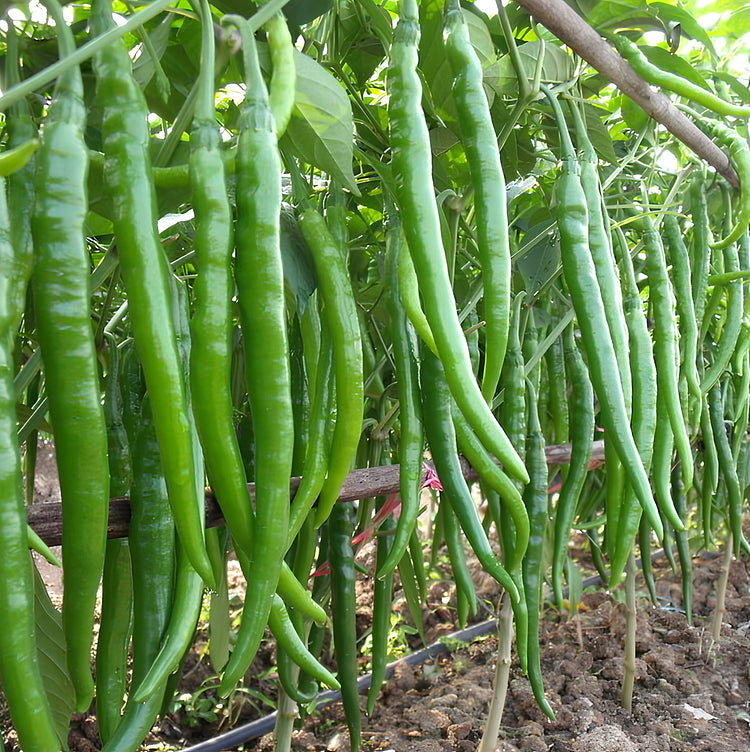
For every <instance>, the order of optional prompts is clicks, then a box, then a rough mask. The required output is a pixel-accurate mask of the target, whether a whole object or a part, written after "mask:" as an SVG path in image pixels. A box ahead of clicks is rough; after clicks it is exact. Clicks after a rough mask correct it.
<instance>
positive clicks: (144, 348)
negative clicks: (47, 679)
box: [92, 0, 213, 584]
mask: <svg viewBox="0 0 750 752" xmlns="http://www.w3.org/2000/svg"><path fill="white" fill-rule="evenodd" d="M113 23H114V21H113V19H112V16H111V4H110V3H109V2H108V0H97V2H95V3H94V6H93V13H92V27H93V28H94V29H96V30H97V31H99V32H101V31H104V30H106V29H107V28H110V27H111V25H112V24H113ZM131 69H132V65H131V61H130V57H129V56H128V54H127V49H126V47H125V45H124V44H120V43H117V44H111V45H108V46H107V47H105V48H104V49H103V50H101V51H100V52H99V53H97V55H95V56H94V72H95V74H96V79H97V96H98V98H99V102H100V104H101V107H102V135H103V139H104V153H105V168H104V172H105V185H106V187H107V190H108V192H109V194H110V196H111V198H112V202H113V207H114V216H113V224H114V228H115V237H116V239H117V251H118V257H119V260H120V270H121V272H122V278H123V282H124V283H125V288H126V290H127V293H128V300H129V302H130V306H129V316H130V321H131V324H132V327H133V334H134V338H135V342H136V347H137V349H138V354H139V356H140V360H141V363H142V365H143V372H144V375H145V378H146V384H147V386H148V390H149V394H150V396H151V406H152V410H153V419H154V425H155V427H156V431H157V435H158V437H159V445H160V447H161V449H162V458H163V462H164V477H165V479H166V483H167V488H168V490H169V502H170V504H171V506H172V510H173V513H174V519H175V524H176V526H177V530H178V532H179V535H180V540H181V541H182V544H183V545H184V546H185V550H186V551H187V553H188V556H189V558H190V561H191V562H192V564H193V566H194V568H195V569H196V571H197V572H198V573H199V574H200V575H201V577H203V579H204V581H205V582H206V583H208V584H212V582H213V580H212V578H213V572H212V569H211V562H210V560H209V558H208V553H207V552H206V547H205V543H204V540H203V519H202V517H201V502H202V499H199V498H197V496H196V486H195V483H194V478H195V470H194V467H195V460H194V451H193V441H192V434H191V431H190V426H189V422H188V418H187V415H188V412H187V410H188V406H187V399H186V394H185V387H184V383H183V379H182V369H181V366H180V358H179V354H178V351H177V342H176V337H175V323H174V318H173V315H172V303H171V291H170V286H169V276H170V274H171V271H170V269H169V264H168V262H167V258H166V255H165V254H164V250H163V248H162V246H161V242H160V240H159V235H158V232H157V229H156V199H155V193H154V183H153V179H152V175H151V160H150V156H149V152H148V142H149V130H148V119H147V115H148V112H147V108H146V102H145V99H144V97H143V93H142V92H141V89H140V87H139V86H138V84H137V83H136V82H135V80H134V79H133V76H132V72H131Z"/></svg>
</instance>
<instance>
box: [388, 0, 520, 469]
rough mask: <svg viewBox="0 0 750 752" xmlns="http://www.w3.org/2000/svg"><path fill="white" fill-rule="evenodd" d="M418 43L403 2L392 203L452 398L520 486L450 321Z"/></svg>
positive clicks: (394, 92) (394, 73)
mask: <svg viewBox="0 0 750 752" xmlns="http://www.w3.org/2000/svg"><path fill="white" fill-rule="evenodd" d="M419 35H420V30H419V18H418V11H417V3H416V0H406V1H405V2H402V3H401V14H400V16H399V21H398V24H397V26H396V30H395V32H394V35H393V43H392V45H391V50H390V55H389V68H388V76H387V88H388V91H389V100H388V101H389V107H388V116H389V121H390V129H391V148H392V150H393V174H394V179H395V184H396V186H397V189H398V190H397V193H396V199H397V203H398V204H399V207H400V209H401V214H402V219H403V223H404V230H405V233H406V239H407V243H408V245H409V251H410V253H411V256H412V260H413V261H414V267H415V269H416V272H417V278H418V280H419V287H420V291H421V294H422V300H423V303H424V308H425V315H426V317H427V321H428V323H429V326H430V329H431V330H432V334H433V335H434V338H435V343H436V345H437V350H438V353H439V355H440V358H441V360H442V362H443V365H444V369H445V374H446V378H447V381H448V384H449V387H450V390H451V393H452V394H453V397H454V398H455V400H456V403H457V404H458V406H459V409H460V410H461V412H463V414H464V416H465V417H466V419H467V421H468V422H469V424H470V425H471V427H472V428H473V429H474V431H475V432H476V434H477V436H478V437H479V439H480V440H481V441H482V443H483V444H484V445H485V447H486V448H487V450H488V451H490V452H491V453H493V454H494V455H495V456H496V457H497V458H498V459H499V460H500V461H501V462H502V463H503V466H504V468H505V470H506V472H507V473H508V474H509V475H511V476H512V477H514V478H517V479H518V480H520V481H523V482H526V481H528V473H527V472H526V469H525V468H524V466H523V462H522V461H521V458H520V457H519V456H518V454H517V453H516V451H515V449H514V448H513V446H512V444H511V443H510V441H509V440H508V437H507V436H506V435H505V432H504V431H503V430H502V428H501V427H500V426H499V424H498V423H497V421H496V420H495V418H494V416H493V415H492V413H491V411H490V409H489V407H488V405H487V403H486V402H485V401H484V399H483V398H482V394H481V392H480V390H479V387H478V385H477V383H476V380H475V379H474V376H473V373H472V368H471V362H470V359H469V352H468V349H467V347H466V342H465V340H464V336H463V332H462V331H461V325H460V323H459V321H458V315H457V313H456V308H455V304H454V300H453V291H452V289H451V285H450V278H449V275H448V268H447V263H446V259H445V255H444V252H443V245H442V239H441V236H440V222H439V218H438V213H437V205H436V203H435V196H434V193H433V186H432V171H431V164H432V153H431V150H430V140H429V135H428V133H427V126H426V124H425V119H424V113H423V112H422V109H421V101H422V87H421V83H420V80H419V76H418V74H417V71H416V66H417V46H418V41H419Z"/></svg>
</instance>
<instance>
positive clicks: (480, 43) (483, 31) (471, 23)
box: [464, 12, 501, 107]
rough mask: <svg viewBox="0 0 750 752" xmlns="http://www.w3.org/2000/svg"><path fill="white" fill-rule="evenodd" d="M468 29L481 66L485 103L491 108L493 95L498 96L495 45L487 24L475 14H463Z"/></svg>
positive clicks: (498, 71)
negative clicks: (485, 96)
mask: <svg viewBox="0 0 750 752" xmlns="http://www.w3.org/2000/svg"><path fill="white" fill-rule="evenodd" d="M464 18H466V24H467V26H468V27H469V37H470V38H471V44H472V47H474V50H475V52H476V53H477V57H478V58H479V62H480V63H481V64H482V81H483V83H484V89H485V94H486V95H487V101H488V103H489V105H490V107H491V106H492V102H493V100H494V98H495V94H500V93H501V92H500V75H499V73H500V66H499V65H498V61H497V53H496V52H495V45H494V44H493V43H492V37H491V36H490V30H489V29H488V28H487V24H486V23H485V22H484V21H483V20H482V19H481V18H480V17H479V16H477V15H476V14H475V13H468V12H464Z"/></svg>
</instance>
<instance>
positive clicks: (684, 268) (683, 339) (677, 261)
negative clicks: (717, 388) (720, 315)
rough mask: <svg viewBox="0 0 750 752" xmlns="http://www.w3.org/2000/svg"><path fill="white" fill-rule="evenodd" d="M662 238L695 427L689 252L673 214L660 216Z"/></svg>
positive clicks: (696, 387)
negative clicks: (670, 277) (670, 270)
mask: <svg viewBox="0 0 750 752" xmlns="http://www.w3.org/2000/svg"><path fill="white" fill-rule="evenodd" d="M664 238H665V240H666V250H667V252H668V256H669V259H668V260H669V263H670V266H671V269H672V279H673V281H674V294H675V303H676V311H677V315H678V327H679V344H680V372H681V374H682V376H683V378H684V379H685V381H686V383H687V388H688V393H689V395H690V402H689V405H688V410H687V414H688V417H689V419H690V420H691V422H692V423H693V425H694V426H695V424H697V422H698V418H697V416H698V410H699V409H700V405H701V386H700V378H699V376H698V366H697V354H698V326H697V323H696V319H695V308H694V307H693V297H692V289H691V279H692V274H691V269H690V255H689V254H688V250H687V247H686V246H685V241H684V240H683V239H682V232H681V231H680V225H679V223H678V222H677V218H676V217H675V216H674V215H673V214H665V215H664Z"/></svg>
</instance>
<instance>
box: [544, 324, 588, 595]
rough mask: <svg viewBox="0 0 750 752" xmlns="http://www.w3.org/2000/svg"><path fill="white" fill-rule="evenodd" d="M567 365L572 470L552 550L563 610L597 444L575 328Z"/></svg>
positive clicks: (566, 338) (566, 335) (569, 334)
mask: <svg viewBox="0 0 750 752" xmlns="http://www.w3.org/2000/svg"><path fill="white" fill-rule="evenodd" d="M563 346H564V348H565V364H566V366H567V373H568V374H569V379H570V384H571V392H570V407H569V413H570V433H571V436H570V438H571V446H570V468H569V470H568V474H567V475H566V476H565V479H564V480H563V484H562V488H561V489H560V495H559V497H558V500H557V508H556V510H555V534H554V543H553V546H552V587H553V589H554V592H555V601H556V603H557V607H558V608H562V601H563V597H562V577H563V568H564V565H565V561H566V559H567V552H568V544H569V542H570V529H571V526H572V525H573V520H574V519H575V513H576V507H577V506H578V500H579V498H580V497H581V491H582V490H583V484H584V482H585V480H586V475H587V474H588V466H589V461H590V459H591V448H592V446H593V443H594V390H593V387H592V386H591V380H590V379H589V373H588V370H587V368H586V364H585V363H584V362H583V357H582V356H581V353H580V351H579V350H578V347H577V346H576V343H575V337H574V335H573V327H572V326H569V327H567V328H566V329H565V331H564V332H563Z"/></svg>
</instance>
